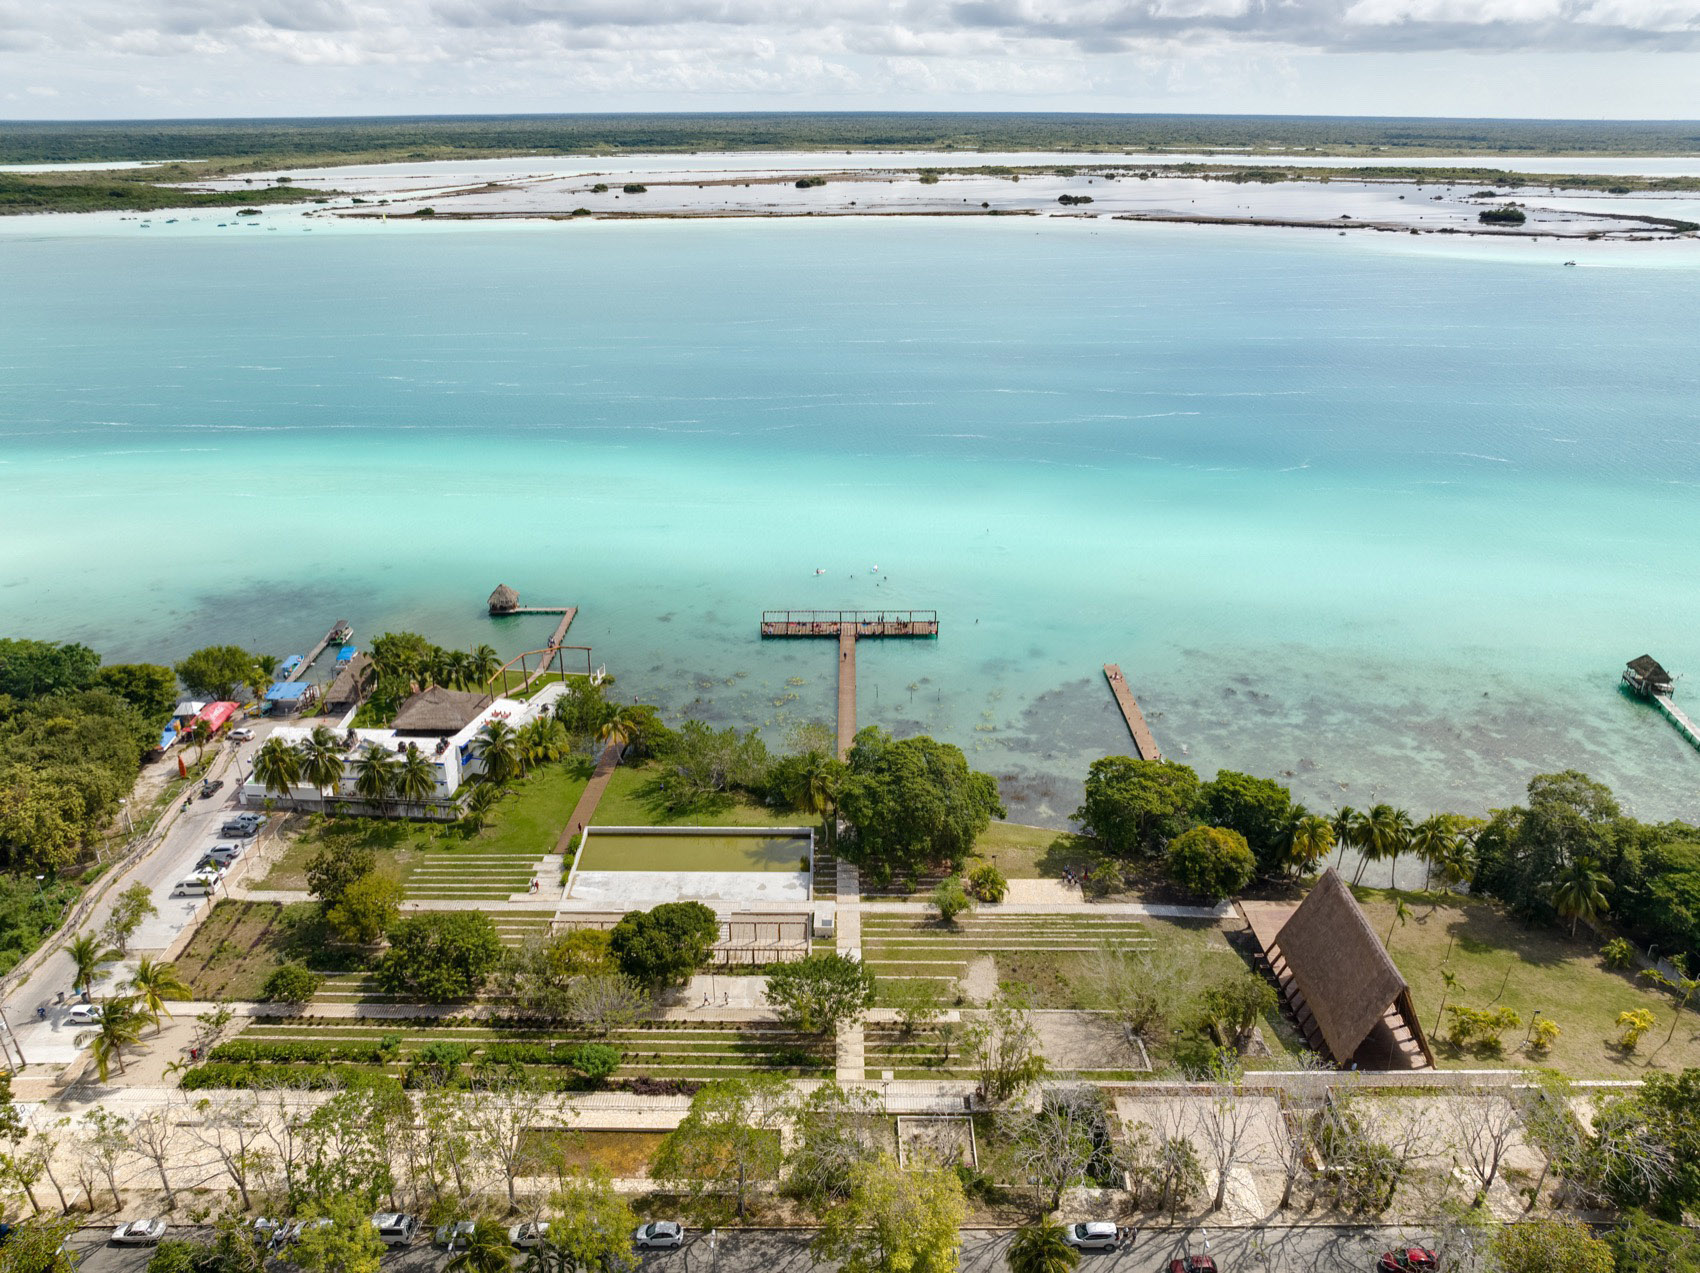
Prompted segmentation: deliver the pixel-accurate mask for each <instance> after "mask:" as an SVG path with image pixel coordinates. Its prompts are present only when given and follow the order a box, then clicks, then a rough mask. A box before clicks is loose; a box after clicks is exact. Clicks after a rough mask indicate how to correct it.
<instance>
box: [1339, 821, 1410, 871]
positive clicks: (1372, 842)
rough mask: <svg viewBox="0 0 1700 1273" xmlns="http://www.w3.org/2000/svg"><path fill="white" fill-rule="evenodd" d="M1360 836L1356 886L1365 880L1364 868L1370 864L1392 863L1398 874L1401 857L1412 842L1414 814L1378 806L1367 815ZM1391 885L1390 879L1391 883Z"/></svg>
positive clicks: (1360, 828)
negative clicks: (1412, 818)
mask: <svg viewBox="0 0 1700 1273" xmlns="http://www.w3.org/2000/svg"><path fill="white" fill-rule="evenodd" d="M1359 836H1360V839H1359V842H1358V852H1359V853H1360V854H1361V855H1362V858H1361V860H1360V861H1359V862H1358V873H1357V875H1356V876H1354V877H1353V879H1352V883H1354V884H1356V883H1357V882H1358V881H1359V880H1361V879H1363V875H1364V867H1365V866H1367V865H1368V864H1369V863H1371V862H1384V861H1391V862H1392V864H1393V869H1394V871H1395V872H1397V870H1398V868H1399V855H1400V854H1401V853H1403V852H1404V851H1405V849H1406V848H1407V847H1408V846H1409V843H1410V838H1411V815H1410V814H1408V813H1406V812H1405V811H1404V810H1403V809H1395V808H1394V807H1393V806H1392V805H1390V804H1378V805H1376V806H1375V807H1374V808H1373V809H1371V810H1370V811H1369V813H1368V814H1367V815H1365V817H1364V820H1363V822H1362V824H1361V825H1360V827H1359ZM1392 882H1393V880H1392V879H1391V878H1390V879H1389V880H1388V883H1389V884H1391V883H1392Z"/></svg>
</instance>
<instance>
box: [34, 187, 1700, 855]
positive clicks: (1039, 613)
mask: <svg viewBox="0 0 1700 1273" xmlns="http://www.w3.org/2000/svg"><path fill="white" fill-rule="evenodd" d="M44 227H45V223H44ZM186 229H188V227H182V226H179V227H163V226H159V227H156V228H155V230H154V231H152V232H151V233H138V232H137V231H136V230H135V228H134V227H133V226H126V227H118V226H116V225H107V226H103V227H101V228H100V229H98V230H97V231H94V232H90V233H67V232H65V231H64V230H63V227H62V225H55V226H54V227H53V228H52V230H51V232H47V231H46V230H45V228H44V232H42V233H39V234H36V233H25V232H20V231H18V230H17V229H16V228H14V227H8V230H7V233H5V234H4V235H3V236H0V278H4V279H5V295H6V304H5V306H4V308H3V310H0V508H3V510H4V514H3V515H4V522H5V528H6V529H5V534H4V536H3V538H0V628H4V629H6V630H10V631H17V632H24V633H29V634H39V635H44V636H46V635H54V636H65V637H74V638H78V639H82V640H86V641H88V642H90V643H91V644H93V645H96V646H97V647H99V648H101V649H103V650H105V651H107V652H108V654H109V656H112V657H153V658H167V657H171V656H175V655H177V654H180V653H181V652H182V651H184V650H187V649H190V648H193V647H194V646H197V645H201V644H205V643H207V642H209V641H213V640H234V641H239V642H244V643H251V644H253V645H255V646H261V647H266V648H270V649H273V650H276V651H278V652H279V653H287V652H291V651H295V650H299V649H301V648H302V647H305V646H307V645H310V644H311V643H312V642H313V640H315V639H316V638H317V637H318V636H319V635H320V634H321V633H322V632H323V630H324V629H325V628H326V627H327V626H328V625H329V623H330V622H331V620H332V619H335V618H339V617H347V618H349V619H351V620H352V621H353V623H354V625H355V628H356V630H357V632H359V633H360V635H361V636H362V637H368V636H370V635H371V634H373V633H374V632H377V631H382V630H384V629H386V628H397V627H403V626H407V627H415V628H419V629H421V630H424V631H426V632H428V633H431V634H432V635H434V636H435V637H436V638H437V639H439V640H442V641H444V642H445V643H453V644H462V645H464V644H467V643H470V642H474V641H478V640H487V639H488V640H493V641H494V643H495V644H497V645H498V646H499V647H500V648H502V649H504V651H507V652H517V651H518V650H520V649H523V648H526V647H527V646H528V645H535V644H537V643H538V642H540V641H541V640H542V639H543V638H544V637H546V636H547V634H548V632H549V630H550V628H551V627H552V624H553V620H552V619H550V618H547V617H536V618H531V619H514V620H507V621H503V622H501V623H493V622H492V621H491V620H489V619H487V618H486V617H484V615H483V610H482V603H483V599H484V597H485V596H486V594H487V593H488V592H489V591H490V589H491V588H492V587H493V586H494V585H495V584H496V583H498V582H507V583H509V584H512V585H513V586H515V587H516V588H518V589H519V590H520V592H521V594H522V597H523V598H524V599H525V600H527V601H530V602H535V603H540V604H542V603H549V602H571V603H574V604H577V605H579V606H580V607H582V609H581V612H580V615H579V618H578V620H577V623H576V624H575V626H574V628H573V633H572V636H571V637H570V638H569V639H571V640H574V641H577V642H581V643H586V644H590V645H593V646H594V647H595V661H596V662H597V663H604V662H605V663H606V664H607V665H608V668H609V670H610V671H611V672H613V673H615V674H616V676H618V678H619V684H620V688H621V690H622V692H630V693H632V694H635V695H639V696H641V697H644V698H646V699H653V700H655V701H658V702H661V703H663V704H664V705H665V706H667V707H668V708H669V709H672V710H674V711H680V712H684V711H690V712H696V713H699V714H701V715H703V716H705V717H707V718H708V719H710V720H713V721H716V722H720V721H729V720H735V721H740V722H743V721H755V722H760V723H763V724H764V725H765V726H766V727H767V733H768V735H769V737H770V738H771V739H772V740H774V741H779V740H780V739H782V737H783V734H784V731H785V728H786V726H787V725H788V724H789V723H790V722H793V721H797V720H802V719H808V718H817V719H829V718H830V713H831V711H832V702H833V697H832V677H833V675H834V664H835V657H834V653H833V650H832V648H831V646H830V645H828V644H814V643H778V642H768V643H765V644H764V643H762V642H761V641H759V640H758V639H757V636H756V631H757V619H758V614H759V611H760V610H761V609H763V608H764V607H783V606H792V607H802V606H817V605H818V606H830V607H838V606H864V607H879V606H885V607H896V606H919V607H928V608H936V609H937V610H938V611H939V612H940V618H941V626H942V634H941V636H940V638H939V640H938V641H936V642H885V643H866V644H864V645H863V647H862V649H861V651H860V653H859V661H860V665H861V672H862V690H861V712H862V719H863V721H864V722H870V721H871V722H878V723H880V724H883V725H886V726H888V727H890V728H892V729H894V730H897V731H900V732H905V731H913V730H919V729H925V730H929V731H932V732H934V733H937V734H939V735H941V736H944V737H948V738H951V739H953V740H954V741H956V742H959V743H961V744H962V745H963V746H964V747H966V748H968V749H969V750H970V752H971V755H972V756H973V758H974V760H975V762H976V763H977V764H979V765H981V766H982V767H985V768H988V769H990V770H992V771H993V772H996V773H998V774H1000V775H1001V776H1004V777H1005V780H1006V781H1005V791H1006V795H1007V797H1008V798H1009V800H1010V807H1011V812H1012V814H1013V815H1014V816H1017V817H1025V818H1028V819H1030V820H1045V819H1048V820H1051V821H1056V820H1057V819H1059V818H1060V817H1061V816H1063V815H1066V813H1067V812H1069V811H1070V810H1072V808H1073V807H1074V804H1075V802H1076V801H1077V799H1078V792H1079V788H1078V782H1079V778H1080V776H1081V775H1082V774H1083V773H1084V770H1085V766H1086V764H1087V762H1088V761H1089V759H1090V758H1091V757H1092V756H1095V755H1100V754H1103V753H1104V752H1105V751H1107V750H1117V751H1120V750H1126V748H1127V742H1126V732H1125V730H1124V729H1122V727H1121V725H1120V720H1119V717H1118V716H1117V715H1116V713H1115V711H1114V708H1113V706H1112V703H1111V700H1110V696H1109V693H1108V691H1107V689H1106V687H1105V686H1104V684H1103V680H1102V677H1101V675H1100V673H1099V668H1100V666H1101V665H1102V664H1103V663H1104V662H1106V661H1114V662H1119V663H1120V664H1121V665H1122V667H1123V669H1124V670H1125V671H1126V672H1127V675H1128V677H1129V681H1130V683H1131V684H1132V686H1133V688H1134V691H1135V693H1136V694H1137V695H1138V697H1139V699H1140V702H1141V703H1142V705H1144V707H1145V708H1146V711H1147V715H1148V717H1149V718H1150V720H1151V724H1152V727H1153V729H1154V731H1155V733H1156V735H1157V737H1158V740H1159V742H1160V743H1162V745H1163V746H1164V747H1165V748H1166V749H1167V750H1168V751H1169V752H1170V753H1171V754H1173V755H1175V756H1177V757H1181V758H1184V759H1187V760H1189V761H1190V762H1191V763H1194V764H1196V765H1197V766H1199V768H1200V769H1202V770H1203V771H1204V772H1206V773H1209V772H1212V771H1214V769H1215V768H1216V767H1218V766H1223V765H1226V766H1231V767H1235V768H1241V769H1247V770H1251V771H1253V772H1258V773H1268V774H1286V775H1289V777H1290V781H1291V782H1292V783H1293V785H1294V786H1295V788H1296V789H1297V790H1298V791H1299V792H1300V794H1301V795H1302V796H1303V797H1304V798H1305V799H1307V800H1309V801H1310V802H1311V803H1312V804H1313V805H1317V806H1322V807H1331V806H1333V805H1334V804H1336V803H1339V802H1340V801H1349V802H1351V803H1353V804H1357V805H1359V806H1360V807H1361V806H1362V805H1364V804H1365V803H1368V802H1370V801H1371V800H1372V799H1374V798H1386V799H1392V800H1396V801H1400V802H1403V803H1406V804H1407V805H1409V806H1410V807H1411V808H1412V809H1413V810H1416V811H1423V810H1427V809H1429V808H1436V807H1446V808H1461V809H1470V810H1480V809H1484V808H1487V807H1489V806H1492V805H1496V804H1502V803H1506V802H1509V801H1510V800H1512V799H1514V798H1515V797H1516V796H1517V794H1518V793H1519V792H1520V790H1521V787H1522V784H1523V783H1524V782H1525V781H1526V779H1527V777H1528V775H1530V774H1531V773H1535V772H1540V771H1543V770H1550V769H1555V768H1562V767H1566V766H1576V767H1579V768H1583V769H1586V770H1588V771H1590V772H1592V773H1594V774H1596V775H1597V776H1600V777H1602V778H1604V779H1605V780H1607V781H1609V782H1611V783H1612V784H1613V785H1614V786H1615V787H1617V788H1618V789H1619V790H1620V793H1621V795H1622V796H1623V797H1624V799H1625V802H1626V803H1627V804H1628V805H1629V806H1630V807H1632V808H1633V809H1635V810H1636V811H1638V812H1640V813H1642V814H1643V815H1646V816H1656V817H1663V816H1677V815H1682V816H1688V817H1694V816H1697V815H1700V755H1697V754H1695V753H1694V752H1692V751H1691V750H1690V749H1688V748H1687V747H1685V746H1684V745H1683V744H1682V742H1681V741H1680V740H1679V739H1678V738H1677V736H1676V734H1675V731H1673V730H1672V729H1671V728H1670V726H1669V725H1667V724H1665V723H1664V722H1663V721H1662V720H1660V719H1658V718H1657V717H1656V716H1655V715H1653V714H1652V713H1651V712H1650V711H1648V710H1647V709H1645V708H1642V707H1639V706H1637V705H1635V704H1633V703H1631V702H1629V701H1627V700H1625V699H1623V698H1621V697H1620V696H1619V695H1618V693H1617V692H1616V690H1615V689H1614V683H1615V680H1616V676H1617V672H1618V670H1619V669H1620V667H1621V666H1622V664H1623V662H1624V661H1625V660H1626V659H1628V658H1629V657H1632V656H1633V655H1637V654H1640V653H1642V652H1643V651H1644V650H1650V651H1651V652H1652V653H1654V654H1655V655H1656V656H1658V657H1659V658H1660V659H1662V660H1663V661H1664V662H1665V663H1666V664H1667V665H1668V666H1670V667H1672V668H1673V670H1676V671H1679V672H1680V671H1685V670H1688V671H1696V670H1700V595H1697V593H1696V590H1695V588H1694V586H1693V580H1694V579H1695V578H1696V573H1697V568H1700V533H1697V532H1700V405H1697V403H1700V397H1697V390H1700V360H1697V359H1696V358H1695V357H1694V354H1693V346H1692V342H1693V335H1694V333H1695V332H1696V331H1700V299H1697V296H1700V292H1697V289H1696V282H1697V275H1696V272H1695V267H1696V260H1695V257H1696V254H1695V252H1694V251H1693V250H1692V249H1691V248H1689V249H1687V250H1686V251H1685V250H1684V249H1683V248H1675V249H1671V248H1662V247H1658V246H1652V245H1649V246H1648V248H1647V254H1645V255H1642V256H1639V257H1636V256H1633V255H1631V254H1630V253H1629V252H1628V251H1627V250H1626V249H1623V248H1619V249H1616V250H1615V251H1611V252H1605V251H1602V252H1599V253H1598V255H1597V256H1588V257H1584V259H1583V264H1582V267H1581V268H1577V269H1564V268H1561V267H1560V266H1559V264H1558V262H1559V261H1560V260H1561V259H1562V256H1555V255H1554V252H1563V253H1565V254H1567V255H1577V254H1580V253H1586V252H1589V251H1592V249H1590V248H1588V247H1586V246H1572V247H1569V248H1567V249H1557V248H1547V249H1530V248H1527V247H1525V246H1524V245H1515V246H1516V247H1517V248H1519V249H1521V250H1515V251H1514V250H1509V249H1507V248H1494V249H1489V248H1487V247H1481V248H1475V247H1473V246H1463V245H1460V246H1458V247H1457V248H1456V249H1453V250H1450V251H1440V250H1433V249H1430V250H1419V249H1418V248H1417V247H1415V246H1413V247H1411V248H1405V247H1404V246H1403V245H1394V244H1392V243H1391V242H1390V241H1389V240H1385V239H1378V240H1370V241H1366V242H1362V243H1360V242H1358V241H1354V240H1346V239H1336V238H1334V237H1333V236H1317V235H1306V234H1300V233H1292V234H1289V233H1281V232H1258V231H1251V232H1237V231H1217V230H1199V229H1189V228H1184V227H1161V226H1138V227H1134V226H1120V225H1104V224H1100V225H1098V226H1091V225H1088V224H1081V223H1051V224H1044V223H1038V222H1034V221H1030V220H1025V219H1023V220H1016V219H1010V220H996V221H978V220H976V221H973V222H950V221H939V220H925V219H906V220H890V221H880V222H866V221H854V220H832V221H816V222H795V223H774V222H728V223H691V224H684V223H652V224H627V225H617V224H612V223H602V224H597V225H593V226H584V225H579V226H557V225H541V226H512V227H496V228H485V227H465V226H443V227H415V226H407V227H391V228H390V229H389V231H388V232H386V233H379V232H375V231H372V230H371V229H370V228H369V227H368V228H367V229H366V230H365V231H364V232H360V231H357V232H351V233H340V234H339V233H326V232H322V231H321V232H318V233H314V234H311V235H306V234H301V233H298V232H288V233H265V232H261V231H254V232H248V231H235V230H230V231H217V232H211V233H208V232H205V231H206V230H208V229H210V227H196V228H195V229H194V231H193V232H176V231H184V230H186ZM1661 254H1662V255H1661ZM876 564H877V565H878V567H879V572H878V573H877V574H876V573H874V572H873V569H872V568H873V567H874V566H875V565H876ZM817 567H821V568H824V569H825V570H826V573H825V574H824V575H820V576H817V575H815V574H814V571H815V569H816V568H817ZM792 679H799V680H801V681H802V682H803V683H802V684H801V685H791V684H789V683H788V681H790V680H792ZM1681 693H1682V691H1681V689H1679V695H1680V694H1681ZM792 696H794V697H792ZM775 700H781V701H780V702H777V703H776V701H775Z"/></svg>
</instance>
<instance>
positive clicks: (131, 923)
mask: <svg viewBox="0 0 1700 1273" xmlns="http://www.w3.org/2000/svg"><path fill="white" fill-rule="evenodd" d="M157 914H159V907H157V906H155V905H154V904H153V890H151V889H150V888H148V886H147V885H146V884H132V885H130V887H129V888H127V889H125V890H124V891H123V892H122V893H120V894H119V895H118V896H117V897H116V898H114V899H113V902H112V910H111V911H110V912H108V914H107V917H106V923H105V925H104V926H103V927H102V928H101V930H100V936H101V940H102V941H104V942H105V943H106V944H107V945H109V946H111V947H112V950H113V952H114V953H115V954H116V955H117V956H118V958H120V959H122V958H123V957H124V956H125V955H127V954H129V952H130V939H131V938H132V937H134V936H135V935H136V930H137V929H138V928H140V927H141V926H142V921H144V920H145V919H147V918H148V916H150V915H157Z"/></svg>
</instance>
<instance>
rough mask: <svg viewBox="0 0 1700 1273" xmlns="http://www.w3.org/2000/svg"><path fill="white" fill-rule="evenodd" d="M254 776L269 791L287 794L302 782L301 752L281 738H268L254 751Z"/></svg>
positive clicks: (274, 793) (282, 794)
mask: <svg viewBox="0 0 1700 1273" xmlns="http://www.w3.org/2000/svg"><path fill="white" fill-rule="evenodd" d="M254 777H256V778H258V779H259V780H260V783H261V785H263V786H264V787H265V789H266V791H267V792H269V793H271V794H273V795H277V796H287V795H288V794H289V793H290V792H291V791H292V790H293V789H294V788H295V787H296V786H297V785H299V784H300V782H301V753H300V752H299V751H297V750H296V749H295V748H294V747H291V746H290V745H289V744H288V743H286V742H285V741H284V740H283V739H281V738H268V739H266V741H265V742H263V743H261V744H260V750H259V751H257V752H255V753H254Z"/></svg>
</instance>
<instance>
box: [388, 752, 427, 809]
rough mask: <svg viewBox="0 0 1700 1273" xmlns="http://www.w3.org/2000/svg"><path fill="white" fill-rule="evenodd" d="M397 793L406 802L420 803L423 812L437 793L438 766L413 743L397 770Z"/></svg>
mask: <svg viewBox="0 0 1700 1273" xmlns="http://www.w3.org/2000/svg"><path fill="white" fill-rule="evenodd" d="M395 793H396V795H398V796H400V797H401V799H402V802H403V803H404V804H405V803H407V802H409V801H411V802H412V803H414V804H417V805H419V806H420V810H421V812H423V810H424V806H425V802H426V801H427V800H429V799H430V798H431V797H432V796H434V795H436V794H437V767H436V766H435V765H433V764H432V763H431V762H430V761H429V760H426V759H425V755H424V753H423V752H421V751H420V750H419V748H417V747H414V746H412V745H411V744H409V746H408V748H407V754H406V755H404V756H403V757H402V758H401V765H400V766H399V767H398V768H397V769H396V771H395Z"/></svg>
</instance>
